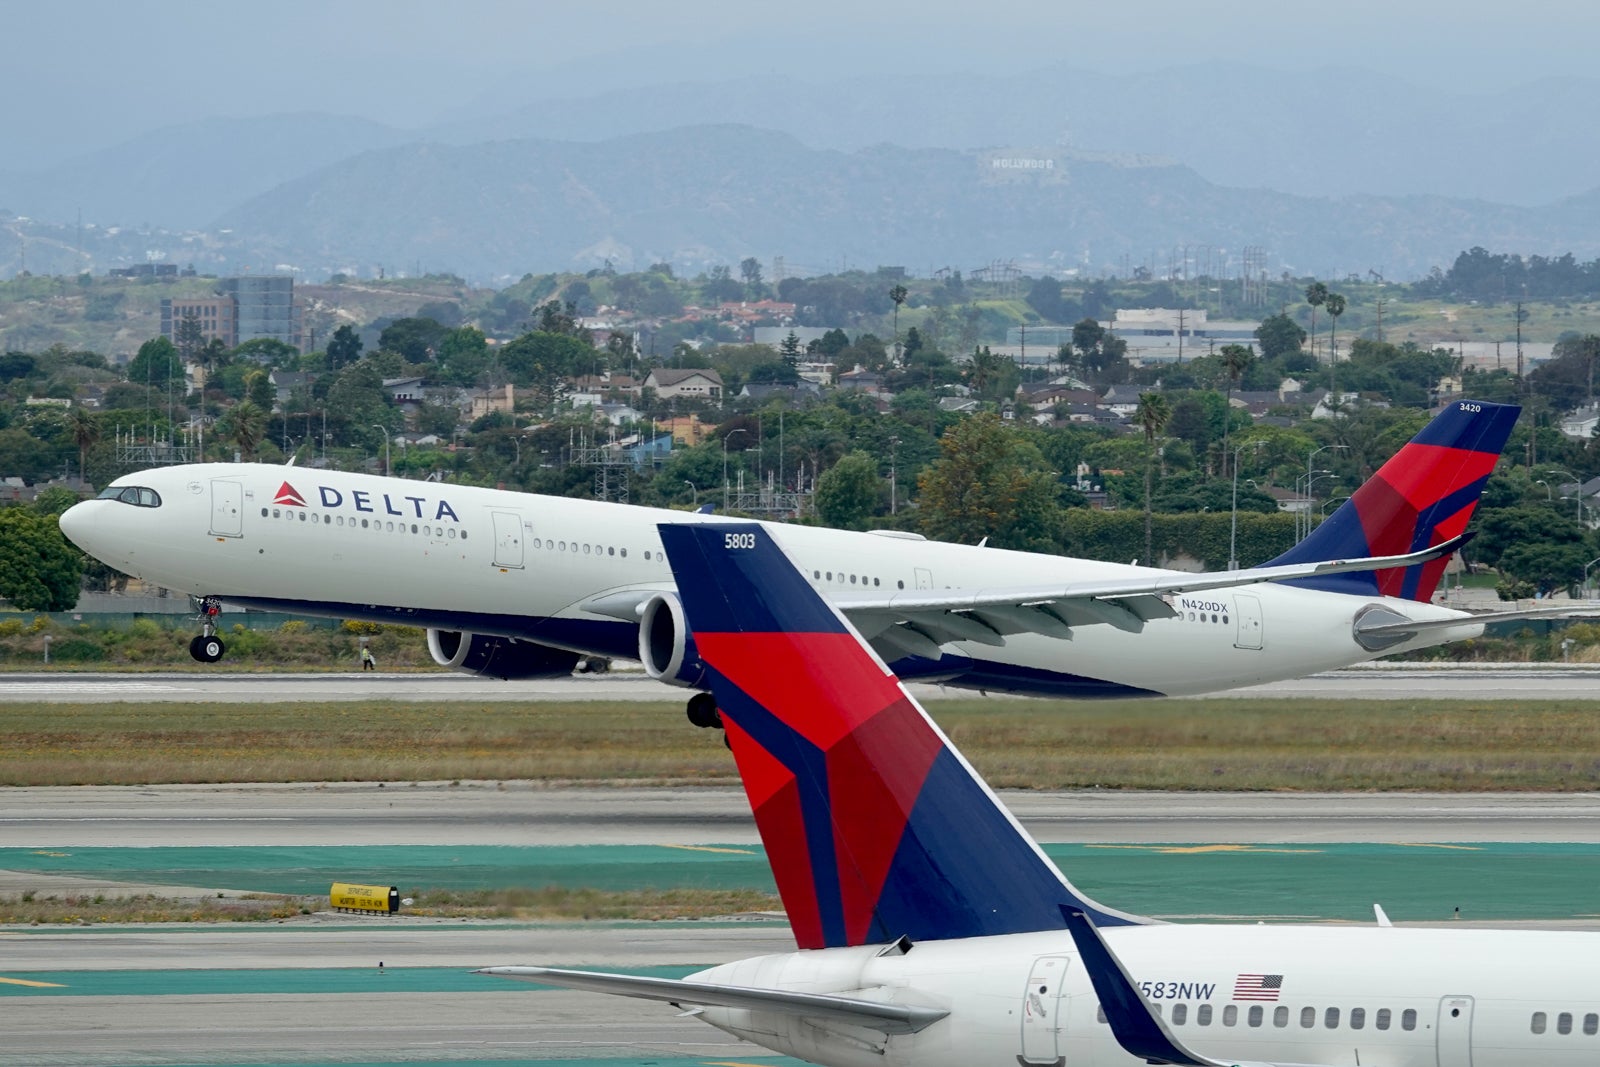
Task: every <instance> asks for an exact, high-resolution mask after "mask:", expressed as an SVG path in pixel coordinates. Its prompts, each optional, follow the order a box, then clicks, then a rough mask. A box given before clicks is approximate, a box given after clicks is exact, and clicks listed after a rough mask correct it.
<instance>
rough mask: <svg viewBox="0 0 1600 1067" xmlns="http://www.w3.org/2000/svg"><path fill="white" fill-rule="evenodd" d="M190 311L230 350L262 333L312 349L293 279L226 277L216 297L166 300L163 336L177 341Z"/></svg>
mask: <svg viewBox="0 0 1600 1067" xmlns="http://www.w3.org/2000/svg"><path fill="white" fill-rule="evenodd" d="M191 314H192V315H194V316H195V318H196V319H198V320H199V322H200V329H201V332H202V333H203V335H204V337H205V339H206V340H207V341H210V340H212V339H213V338H216V339H219V340H221V341H222V343H223V344H225V345H227V346H228V347H229V348H237V347H238V346H239V345H242V344H244V343H245V342H246V341H254V340H256V339H258V338H262V337H267V338H271V339H272V340H274V341H281V342H283V343H284V344H286V345H289V346H291V347H293V348H295V349H298V350H299V351H302V352H304V351H306V350H307V349H309V348H310V347H312V341H311V338H309V337H307V336H306V335H305V331H304V317H303V313H302V307H301V305H300V302H299V301H297V300H296V299H295V297H294V279H293V278H291V277H286V276H285V277H277V276H271V277H242V278H223V279H222V280H221V281H220V282H218V283H217V289H216V295H215V296H210V297H189V298H183V297H175V298H171V299H167V300H163V301H161V336H163V337H165V338H166V339H167V340H169V341H172V342H173V343H176V342H177V340H178V327H179V326H181V325H182V323H183V320H184V318H185V317H187V316H188V315H191Z"/></svg>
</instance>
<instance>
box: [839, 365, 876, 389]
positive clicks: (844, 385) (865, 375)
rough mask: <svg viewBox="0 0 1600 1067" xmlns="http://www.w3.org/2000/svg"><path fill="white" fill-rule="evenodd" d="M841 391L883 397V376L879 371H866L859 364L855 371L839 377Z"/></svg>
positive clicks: (846, 372) (849, 371)
mask: <svg viewBox="0 0 1600 1067" xmlns="http://www.w3.org/2000/svg"><path fill="white" fill-rule="evenodd" d="M839 389H840V391H841V392H849V393H866V394H867V395H868V396H881V395H882V394H883V376H882V375H881V374H879V373H878V372H877V371H870V370H866V369H865V368H863V367H862V366H861V364H859V363H857V364H856V369H855V370H847V371H845V372H844V373H843V374H841V375H839Z"/></svg>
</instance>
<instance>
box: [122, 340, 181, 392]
mask: <svg viewBox="0 0 1600 1067" xmlns="http://www.w3.org/2000/svg"><path fill="white" fill-rule="evenodd" d="M128 381H130V382H132V383H133V384H135V385H148V386H150V387H151V388H154V389H161V390H165V389H166V388H167V387H168V386H169V385H174V386H177V387H179V388H182V386H183V361H182V360H180V359H179V358H178V350H177V349H176V348H174V347H173V346H172V342H171V341H169V340H167V339H166V338H165V337H156V338H152V339H151V340H149V341H146V342H145V343H144V344H142V345H140V346H139V351H138V353H137V354H136V355H135V356H134V357H133V358H132V359H130V360H129V361H128Z"/></svg>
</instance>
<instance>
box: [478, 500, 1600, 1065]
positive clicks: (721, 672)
mask: <svg viewBox="0 0 1600 1067" xmlns="http://www.w3.org/2000/svg"><path fill="white" fill-rule="evenodd" d="M787 533H788V531H787V530H784V531H782V534H787ZM775 536H782V535H781V534H779V531H775V530H768V529H766V528H762V527H756V526H750V525H746V524H731V523H720V524H712V525H704V524H696V525H687V526H664V527H663V529H662V539H663V542H664V544H665V547H666V553H667V557H668V560H669V562H670V563H671V565H672V568H673V570H674V572H675V574H676V575H677V579H678V588H679V589H680V590H681V594H682V599H683V606H684V610H685V612H686V615H687V620H688V623H689V625H690V626H691V627H692V628H693V629H694V633H695V638H696V641H697V647H698V649H699V654H700V656H701V657H702V658H703V660H704V662H705V664H706V673H707V677H708V679H709V683H710V686H711V691H712V693H713V694H714V696H715V699H716V704H717V707H718V708H719V709H720V711H721V714H722V717H723V720H724V723H725V726H726V730H727V737H728V740H729V742H730V747H731V748H732V750H733V755H734V757H735V760H736V761H737V763H738V767H739V774H740V777H741V779H742V780H743V782H744V787H745V791H746V793H747V795H748V797H749V800H750V805H751V808H752V810H753V812H754V815H755V820H756V825H757V827H758V828H759V830H760V833H761V839H762V842H763V844H764V845H765V847H766V852H767V858H768V860H769V862H770V863H771V865H772V872H773V876H774V878H775V879H776V881H777V885H778V890H779V893H780V894H781V896H782V898H783V903H784V908H785V910H786V912H787V914H788V919H789V923H790V926H791V928H792V930H793V933H794V937H795V941H796V943H797V946H798V949H799V950H798V951H795V952H788V953H779V954H775V955H769V956H762V957H758V958H754V959H747V960H743V961H740V962H736V963H728V964H724V965H721V966H718V967H713V968H710V969H709V970H704V971H701V972H699V973H697V974H693V975H690V976H689V977H688V978H687V979H684V980H681V981H675V980H670V979H660V978H648V977H638V976H629V975H617V974H602V973H591V972H583V971H573V970H562V969H551V968H542V967H493V968H489V969H487V970H485V971H484V972H482V973H486V974H490V975H496V976H501V977H507V978H514V979H522V980H527V981H533V982H539V983H543V984H546V985H555V986H564V987H570V988H574V989H582V990H591V991H595V992H603V993H613V994H621V995H624V996H630V997H640V998H644V999H649V1000H656V1001H665V1002H667V1003H670V1004H672V1005H675V1006H676V1007H678V1008H679V1009H681V1011H682V1013H684V1014H688V1015H693V1016H696V1017H698V1018H699V1019H701V1020H702V1021H704V1022H707V1023H709V1024H711V1025H712V1026H715V1027H717V1028H718V1029H720V1030H724V1031H726V1032H728V1033H730V1034H734V1035H736V1036H738V1037H741V1038H744V1039H746V1040H748V1041H752V1042H754V1043H756V1044H757V1045H761V1046H764V1047H765V1048H768V1049H771V1050H773V1051H775V1052H779V1053H783V1054H785V1055H790V1056H796V1057H799V1058H800V1059H804V1060H809V1061H811V1062H813V1063H819V1064H826V1065H829V1067H879V1065H883V1064H891V1065H902V1067H911V1065H916V1067H1014V1065H1016V1064H1019V1063H1020V1064H1022V1065H1023V1067H1028V1065H1034V1064H1037V1065H1039V1067H1064V1065H1065V1064H1068V1063H1071V1064H1074V1065H1080V1064H1081V1065H1090V1067H1100V1065H1108V1064H1137V1063H1140V1062H1145V1063H1165V1064H1183V1065H1191V1067H1220V1065H1223V1064H1256V1065H1267V1064H1281V1065H1301V1067H1307V1065H1327V1067H1335V1065H1337V1067H1345V1065H1352V1067H1566V1065H1574V1067H1575V1065H1578V1064H1593V1063H1596V1062H1600V936H1597V935H1596V934H1593V933H1572V932H1556V931H1532V930H1515V931H1512V930H1476V929H1471V930H1463V929H1460V928H1456V929H1448V928H1436V929H1424V928H1402V927H1395V926H1393V925H1392V924H1389V923H1388V921H1387V919H1386V918H1385V917H1384V916H1383V914H1382V911H1381V909H1378V910H1377V914H1378V919H1379V922H1378V924H1377V925H1374V926H1371V927H1352V926H1334V925H1317V926H1288V925H1285V926H1279V925H1272V926H1267V925H1261V924H1252V925H1222V924H1216V925H1211V924H1206V925H1201V924H1184V925H1169V924H1167V923H1162V922H1157V921H1154V920H1151V919H1148V918H1144V917H1140V916H1136V915H1129V914H1127V913H1124V912H1121V911H1117V910H1114V909H1112V908H1109V907H1106V906H1105V905H1102V904H1100V903H1097V902H1096V901H1094V900H1091V899H1089V898H1088V897H1086V896H1085V895H1084V894H1083V893H1082V892H1080V891H1079V890H1077V889H1076V888H1074V887H1073V885H1072V884H1071V883H1070V882H1068V881H1067V879H1066V878H1065V877H1063V876H1062V874H1061V872H1060V871H1058V870H1057V869H1056V868H1055V866H1054V865H1053V864H1052V863H1051V861H1050V860H1049V859H1048V858H1047V857H1046V856H1045V854H1044V853H1043V852H1042V851H1041V850H1040V849H1039V847H1038V845H1036V844H1035V843H1034V842H1033V840H1032V839H1030V838H1029V837H1028V836H1027V834H1026V833H1025V832H1024V831H1023V829H1022V827H1021V826H1020V825H1019V824H1018V823H1017V822H1016V820H1015V819H1014V818H1013V817H1012V816H1011V814H1010V813H1009V812H1008V811H1006V809H1005V808H1004V807H1003V806H1002V805H1001V804H1000V802H999V800H998V799H997V798H996V797H995V795H994V794H993V793H992V792H991V791H990V790H989V788H988V786H987V785H986V784H985V783H984V782H983V781H982V779H980V778H979V777H978V775H977V774H976V773H975V772H974V771H973V769H972V768H971V767H970V766H969V765H968V764H967V762H966V761H965V760H964V759H963V758H962V757H961V755H960V753H958V752H957V751H956V750H955V749H954V748H953V747H952V746H951V744H950V742H949V740H948V739H947V738H946V737H945V736H944V735H943V734H942V733H941V732H940V730H939V728H938V726H937V725H935V724H934V722H933V721H932V720H931V719H930V718H929V717H928V716H927V714H926V713H925V712H924V711H923V709H922V708H921V707H919V706H918V705H917V703H916V701H915V700H914V699H913V698H912V697H911V696H910V695H909V693H907V691H906V690H905V689H904V688H903V687H902V686H901V685H900V683H899V681H898V680H897V679H896V678H895V676H894V674H893V672H892V671H891V670H890V669H889V667H888V666H887V665H885V663H884V662H883V661H882V659H880V658H879V657H878V656H877V655H876V654H875V653H874V652H873V651H872V649H871V648H870V647H869V646H868V645H867V643H866V641H865V639H864V637H863V636H862V634H861V633H860V632H859V631H858V630H857V629H856V628H855V627H853V626H852V625H851V624H850V622H849V621H847V619H846V617H845V616H844V615H843V614H841V613H840V612H839V611H838V610H837V609H836V608H835V607H834V606H832V605H831V604H830V603H829V602H828V601H827V600H826V599H824V598H823V597H821V596H819V595H818V593H817V591H816V590H815V589H814V588H813V583H812V582H811V581H809V580H808V579H807V577H806V576H805V575H804V574H802V573H801V572H800V571H798V570H796V569H795V566H794V565H793V564H792V563H791V562H790V558H788V557H786V556H785V555H784V552H783V550H782V549H780V548H779V547H778V544H777V542H776V541H775ZM1196 910H1198V911H1205V910H1206V908H1205V906H1204V903H1203V902H1198V901H1197V902H1196Z"/></svg>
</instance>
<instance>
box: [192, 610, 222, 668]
mask: <svg viewBox="0 0 1600 1067" xmlns="http://www.w3.org/2000/svg"><path fill="white" fill-rule="evenodd" d="M199 607H200V634H199V636H197V637H196V638H195V639H194V640H193V641H190V642H189V655H191V656H193V657H194V658H195V659H196V660H198V661H200V662H201V663H215V662H217V660H219V659H221V658H222V654H223V653H224V652H226V651H228V646H227V645H225V644H223V643H222V638H220V637H218V636H217V616H218V615H220V614H221V613H222V605H221V604H219V603H218V602H217V599H216V598H215V597H209V596H208V597H201V598H200V604H199Z"/></svg>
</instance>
